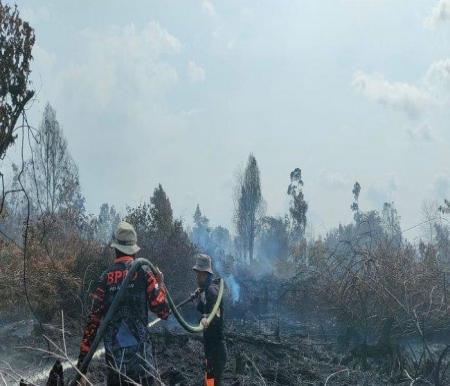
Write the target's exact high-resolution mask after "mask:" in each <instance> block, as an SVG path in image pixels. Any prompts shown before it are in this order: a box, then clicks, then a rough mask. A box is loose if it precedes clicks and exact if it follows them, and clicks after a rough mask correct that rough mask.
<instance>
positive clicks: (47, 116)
mask: <svg viewBox="0 0 450 386" xmlns="http://www.w3.org/2000/svg"><path fill="white" fill-rule="evenodd" d="M28 169H29V177H30V180H31V184H33V185H34V189H32V190H33V195H34V200H33V201H34V202H33V206H34V207H35V209H37V210H38V211H40V212H41V213H42V214H50V215H53V214H55V213H58V212H59V211H61V210H64V209H76V210H79V211H83V210H84V199H83V198H82V196H81V192H80V182H79V177H78V168H77V166H76V164H75V162H74V161H73V159H72V157H71V155H70V153H69V150H68V148H67V141H66V139H65V138H64V135H63V132H62V129H61V127H60V125H59V122H58V121H57V119H56V112H55V110H54V109H53V108H52V107H51V106H50V104H47V106H46V107H45V110H44V114H43V118H42V122H41V124H40V127H39V136H38V141H37V143H36V144H35V145H34V146H33V148H32V159H31V160H30V162H29V168H28Z"/></svg>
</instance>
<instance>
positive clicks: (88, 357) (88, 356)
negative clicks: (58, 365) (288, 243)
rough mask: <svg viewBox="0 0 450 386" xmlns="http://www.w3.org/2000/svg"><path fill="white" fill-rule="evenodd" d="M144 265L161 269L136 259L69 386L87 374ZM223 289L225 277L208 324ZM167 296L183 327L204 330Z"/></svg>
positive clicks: (219, 300) (217, 305)
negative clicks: (99, 346)
mask: <svg viewBox="0 0 450 386" xmlns="http://www.w3.org/2000/svg"><path fill="white" fill-rule="evenodd" d="M144 265H147V266H148V267H149V268H150V270H151V271H152V273H153V274H154V275H158V274H159V270H158V269H157V268H156V267H155V266H154V265H153V264H152V263H151V262H150V261H149V260H147V259H144V258H138V259H135V260H134V262H133V263H132V264H131V267H130V269H129V270H128V273H127V276H126V277H125V279H123V281H122V284H121V285H120V289H119V291H118V292H117V294H116V296H115V297H114V300H113V302H112V303H111V306H110V307H109V309H108V312H107V313H106V315H105V317H104V318H103V320H102V322H101V324H100V327H99V328H98V330H97V334H96V335H95V339H94V341H93V342H92V344H91V349H90V350H89V352H88V353H87V354H86V356H85V357H84V359H83V362H82V363H81V366H80V367H79V369H78V371H77V373H76V375H75V377H74V379H73V380H72V381H71V382H70V383H69V386H76V384H77V382H78V381H79V380H80V378H81V376H82V375H81V374H86V371H87V369H88V367H89V364H90V362H91V360H92V357H93V356H94V354H95V351H96V350H97V347H98V345H99V343H100V341H101V340H102V338H103V335H104V334H105V332H106V328H107V327H108V324H109V322H110V321H111V319H112V317H113V316H114V314H115V313H116V311H117V309H118V307H119V305H120V301H121V300H122V298H123V296H124V295H125V293H126V291H127V288H128V284H129V282H130V280H131V278H132V277H134V273H135V272H137V270H138V269H139V268H141V267H142V266H144ZM223 291H224V284H223V279H220V284H219V293H218V296H217V300H216V303H215V304H214V307H213V309H212V311H211V313H210V314H209V316H208V318H207V321H208V324H209V323H211V321H212V320H213V319H214V316H215V315H216V314H217V311H218V309H219V307H220V303H221V301H222V297H223ZM166 298H167V303H168V304H169V307H170V309H171V310H172V313H173V315H174V317H175V319H176V320H177V321H178V323H180V325H181V327H183V328H184V329H185V330H186V331H188V332H191V333H198V332H202V331H203V329H204V328H203V325H202V324H201V323H199V324H198V325H197V326H194V325H191V324H190V323H188V322H187V321H186V320H185V319H184V318H183V316H182V315H181V313H180V312H179V311H178V308H177V306H176V305H175V303H174V302H173V300H172V297H171V296H170V293H169V291H167V293H166Z"/></svg>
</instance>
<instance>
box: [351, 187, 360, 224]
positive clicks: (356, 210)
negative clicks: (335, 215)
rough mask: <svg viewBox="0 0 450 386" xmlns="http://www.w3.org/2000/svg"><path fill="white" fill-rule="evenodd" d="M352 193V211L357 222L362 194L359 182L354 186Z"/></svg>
mask: <svg viewBox="0 0 450 386" xmlns="http://www.w3.org/2000/svg"><path fill="white" fill-rule="evenodd" d="M352 193H353V202H352V205H350V209H351V210H352V211H353V213H354V215H353V217H354V219H355V221H357V219H358V215H359V204H358V200H359V193H361V185H360V184H359V182H358V181H356V182H355V184H354V185H353V190H352Z"/></svg>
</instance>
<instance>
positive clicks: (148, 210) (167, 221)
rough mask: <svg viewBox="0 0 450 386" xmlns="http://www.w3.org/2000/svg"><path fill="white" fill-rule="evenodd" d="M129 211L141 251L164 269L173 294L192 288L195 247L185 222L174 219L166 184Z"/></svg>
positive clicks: (130, 220)
mask: <svg viewBox="0 0 450 386" xmlns="http://www.w3.org/2000/svg"><path fill="white" fill-rule="evenodd" d="M127 211H128V215H127V217H126V221H128V222H130V223H131V224H133V225H134V227H135V229H136V232H137V236H138V245H139V246H140V247H141V248H142V250H141V252H139V254H140V255H141V256H145V257H146V258H148V259H150V260H151V261H152V262H153V263H154V264H155V265H157V266H158V267H159V268H161V270H162V271H163V272H164V274H165V278H166V279H167V283H169V288H170V290H171V291H172V290H173V291H172V293H175V295H178V296H179V297H181V296H183V295H184V294H185V293H186V292H187V291H189V290H191V289H192V287H191V283H189V278H186V272H189V271H191V268H192V264H193V261H192V260H193V259H192V257H193V255H194V253H195V248H194V246H193V245H192V244H191V242H190V241H189V238H188V235H187V234H186V232H185V231H184V229H183V224H182V222H181V221H179V220H174V219H173V212H172V206H171V204H170V200H169V198H168V197H167V195H166V193H165V191H164V189H163V187H162V186H161V185H158V187H157V188H156V189H155V190H154V192H153V195H152V196H151V197H150V203H144V204H141V205H139V206H138V207H136V208H127ZM192 278H193V276H192ZM191 281H192V280H191Z"/></svg>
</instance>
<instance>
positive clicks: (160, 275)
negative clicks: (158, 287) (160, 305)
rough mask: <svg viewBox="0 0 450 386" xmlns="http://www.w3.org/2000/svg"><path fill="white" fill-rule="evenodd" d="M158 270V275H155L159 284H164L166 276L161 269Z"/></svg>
mask: <svg viewBox="0 0 450 386" xmlns="http://www.w3.org/2000/svg"><path fill="white" fill-rule="evenodd" d="M156 269H157V271H158V272H157V274H156V275H155V279H156V281H157V282H158V284H164V274H163V273H162V272H161V271H160V270H159V268H156Z"/></svg>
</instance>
